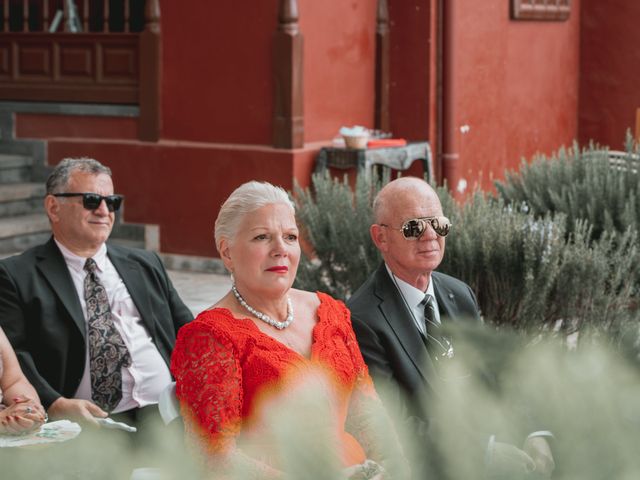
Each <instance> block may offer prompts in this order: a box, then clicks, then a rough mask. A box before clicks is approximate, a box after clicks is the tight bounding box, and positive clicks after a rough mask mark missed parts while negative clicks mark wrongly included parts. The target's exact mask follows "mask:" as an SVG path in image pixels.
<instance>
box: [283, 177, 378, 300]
mask: <svg viewBox="0 0 640 480" xmlns="http://www.w3.org/2000/svg"><path fill="white" fill-rule="evenodd" d="M386 182H388V176H387V178H386V179H383V180H378V179H377V178H375V179H372V178H371V177H368V176H366V175H358V177H357V179H356V184H355V189H354V190H352V189H351V187H350V186H349V182H348V179H347V177H346V176H345V177H344V178H343V180H342V181H340V180H337V179H334V178H331V177H330V175H329V173H328V172H324V173H321V174H314V175H313V177H312V183H313V192H312V191H311V190H309V189H301V188H300V187H299V186H297V185H296V188H295V193H296V195H295V198H296V203H297V214H298V219H299V220H300V223H301V226H302V232H303V238H304V240H306V242H308V244H309V245H310V246H311V247H312V249H313V259H310V258H308V257H307V256H306V255H303V257H302V261H301V262H300V267H299V269H298V275H297V278H296V286H297V287H299V288H302V289H305V290H311V291H316V290H320V291H323V292H327V293H329V294H331V295H333V296H334V297H336V298H341V299H345V298H348V297H349V296H350V295H351V294H352V293H353V292H354V290H355V289H356V288H358V286H360V285H361V284H362V283H363V282H364V281H365V280H366V278H367V276H368V275H369V273H371V271H373V269H374V268H376V266H377V265H378V263H379V262H380V254H379V253H378V250H377V249H376V248H375V246H374V245H373V243H372V242H371V239H370V237H369V226H370V225H371V223H372V219H373V215H372V211H371V204H372V202H373V198H374V197H375V195H376V193H377V192H378V191H379V190H380V188H382V185H383V184H384V183H386Z"/></svg>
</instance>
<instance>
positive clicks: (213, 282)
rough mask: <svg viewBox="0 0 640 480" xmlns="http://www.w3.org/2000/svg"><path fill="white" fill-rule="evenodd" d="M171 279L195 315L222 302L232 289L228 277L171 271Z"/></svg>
mask: <svg viewBox="0 0 640 480" xmlns="http://www.w3.org/2000/svg"><path fill="white" fill-rule="evenodd" d="M168 273H169V277H171V281H172V282H173V285H174V287H176V290H177V291H178V294H180V298H182V301H183V302H184V303H185V304H186V305H187V307H189V308H190V309H191V311H192V312H193V314H194V315H197V314H198V313H200V312H201V311H202V310H205V309H206V308H209V307H210V306H211V305H213V304H214V303H216V302H217V301H218V300H220V299H221V298H222V297H223V296H224V295H225V294H226V293H227V292H228V291H229V290H230V289H231V280H230V277H229V276H228V275H217V274H215V273H196V272H185V271H178V270H169V271H168Z"/></svg>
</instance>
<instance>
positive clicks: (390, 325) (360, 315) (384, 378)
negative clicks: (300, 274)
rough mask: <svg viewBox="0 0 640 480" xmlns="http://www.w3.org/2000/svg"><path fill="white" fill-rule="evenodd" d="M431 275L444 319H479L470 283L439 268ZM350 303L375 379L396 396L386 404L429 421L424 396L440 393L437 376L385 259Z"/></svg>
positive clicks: (366, 360) (357, 335) (452, 320)
mask: <svg viewBox="0 0 640 480" xmlns="http://www.w3.org/2000/svg"><path fill="white" fill-rule="evenodd" d="M431 279H432V281H433V287H434V291H435V296H436V300H437V302H438V308H439V310H440V317H441V320H442V323H443V324H445V323H446V322H459V321H465V320H468V321H472V322H477V323H480V314H479V309H478V303H477V301H476V298H475V295H474V294H473V291H472V290H471V288H470V287H469V286H468V285H467V284H466V283H464V282H461V281H460V280H457V279H455V278H453V277H450V276H449V275H445V274H443V273H438V272H433V273H432V274H431ZM347 306H348V307H349V309H350V310H351V320H352V322H353V329H354V331H355V333H356V337H357V339H358V344H359V345H360V350H361V351H362V355H363V357H364V360H365V363H366V364H367V366H368V367H369V371H370V373H371V376H372V377H373V379H374V382H375V383H376V385H377V386H378V387H379V388H380V387H383V386H384V388H382V389H383V390H386V391H387V392H389V390H391V393H392V395H393V394H395V396H396V397H397V398H393V399H389V398H387V403H389V402H391V401H392V402H393V403H394V404H396V405H389V407H397V402H400V403H401V404H402V405H403V407H404V411H403V412H402V414H404V415H405V416H407V417H409V416H415V417H417V418H419V419H421V420H422V421H425V422H428V412H426V411H425V410H424V408H423V406H424V405H425V404H426V403H427V402H425V396H426V397H429V396H431V395H437V394H438V390H439V377H438V376H437V375H436V373H435V369H434V365H433V363H432V361H431V358H430V357H429V355H428V354H427V349H426V347H425V344H424V342H423V340H422V337H421V335H420V332H419V331H418V329H417V328H416V326H415V324H414V321H413V317H412V316H411V312H410V311H409V310H408V308H407V306H406V305H405V303H404V301H403V299H402V297H401V296H400V293H399V292H398V289H397V288H396V286H395V284H394V283H393V280H392V279H391V277H390V276H389V273H388V272H387V268H386V266H385V265H384V263H383V264H382V265H380V267H379V268H378V269H377V270H376V271H375V272H374V273H373V274H371V276H370V277H369V278H368V279H367V281H366V282H365V283H364V284H363V285H362V286H361V287H360V288H359V289H358V290H357V291H356V292H355V293H354V294H353V295H352V296H351V298H350V299H349V300H348V302H347ZM454 347H455V344H454ZM394 390H395V391H394ZM405 402H406V403H405Z"/></svg>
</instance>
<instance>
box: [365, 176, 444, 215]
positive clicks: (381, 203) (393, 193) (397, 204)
mask: <svg viewBox="0 0 640 480" xmlns="http://www.w3.org/2000/svg"><path fill="white" fill-rule="evenodd" d="M418 197H425V198H429V199H430V200H431V202H432V203H434V204H437V206H438V211H437V212H436V213H433V214H432V215H442V205H441V204H440V199H439V198H438V194H437V193H436V191H435V190H434V189H433V188H432V187H431V185H429V184H428V183H427V182H425V181H424V180H422V179H421V178H417V177H401V178H398V179H396V180H393V181H391V182H389V183H387V184H386V185H385V186H384V187H382V189H381V190H380V191H379V192H378V194H377V195H376V198H375V199H374V200H373V221H374V222H375V223H386V222H388V221H390V220H391V219H390V218H389V217H390V216H391V215H392V214H394V213H395V212H397V211H402V206H403V205H406V204H407V198H418ZM405 220H406V219H405Z"/></svg>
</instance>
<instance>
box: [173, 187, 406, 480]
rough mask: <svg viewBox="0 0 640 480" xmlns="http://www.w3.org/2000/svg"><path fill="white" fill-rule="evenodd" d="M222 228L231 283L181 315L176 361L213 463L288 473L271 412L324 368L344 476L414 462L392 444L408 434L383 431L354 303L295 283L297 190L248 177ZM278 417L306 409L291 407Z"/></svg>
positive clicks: (375, 474) (378, 473) (187, 411)
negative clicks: (205, 304)
mask: <svg viewBox="0 0 640 480" xmlns="http://www.w3.org/2000/svg"><path fill="white" fill-rule="evenodd" d="M215 239H216V247H217V248H218V251H219V253H220V256H221V258H222V261H223V262H224V264H225V266H226V268H227V269H228V270H229V271H230V272H231V274H232V276H233V285H232V287H231V291H230V292H228V293H227V294H226V295H225V296H224V297H223V298H222V299H221V300H220V301H219V302H218V303H217V304H215V305H214V306H213V307H212V308H211V309H209V310H206V311H204V312H202V313H201V314H200V315H199V316H198V317H197V318H196V320H194V321H193V322H191V323H190V324H188V325H186V326H184V327H182V329H181V330H180V332H179V334H178V338H177V342H176V347H175V350H174V352H173V357H172V362H171V371H172V373H173V375H174V376H175V378H176V384H177V385H176V392H177V395H178V398H179V399H180V400H181V403H182V409H183V415H184V416H185V418H186V422H185V424H186V428H187V431H188V432H191V434H192V435H198V436H199V438H200V439H201V440H202V444H203V445H204V446H205V449H206V451H207V453H208V454H209V455H211V456H212V458H214V459H215V461H214V462H212V464H213V465H218V466H220V465H222V466H223V467H225V466H230V465H233V464H235V465H236V466H237V465H238V464H240V465H242V467H243V468H244V471H245V472H246V471H249V472H252V474H253V476H256V477H259V478H280V477H282V476H284V475H286V474H287V472H285V471H284V468H285V466H284V465H283V462H282V458H281V457H280V454H281V452H280V451H279V446H278V445H277V444H274V442H273V438H272V437H271V436H270V435H269V433H268V432H269V425H268V423H269V419H272V418H273V417H271V416H270V415H269V414H270V413H273V411H274V410H278V408H279V407H280V408H281V409H285V407H283V405H285V404H286V402H285V401H283V399H285V398H286V397H287V395H293V393H292V392H294V391H296V390H297V387H298V386H299V382H300V381H301V380H303V379H304V377H305V376H308V375H310V374H311V373H310V372H312V371H318V370H321V371H323V372H324V373H325V378H326V379H328V381H327V382H324V383H322V385H326V387H325V388H326V390H325V391H323V395H321V397H323V398H324V397H326V398H327V405H328V408H329V411H330V412H331V415H330V418H327V419H326V424H328V425H329V424H330V425H333V426H336V428H335V436H334V437H333V438H335V445H334V447H335V450H336V451H337V453H338V457H339V458H340V460H341V462H342V468H344V471H343V476H345V477H349V478H376V479H381V478H390V474H389V471H392V470H394V469H396V470H395V471H397V468H399V469H400V471H403V468H404V463H403V461H404V460H403V457H402V456H401V454H400V453H399V451H397V450H396V451H393V450H394V449H393V448H391V449H390V448H389V447H388V446H389V444H390V443H391V444H392V445H393V446H394V447H396V446H397V442H396V441H393V442H389V441H388V439H389V438H392V439H393V438H394V436H393V431H392V429H390V428H387V429H386V431H384V432H380V431H376V430H375V429H373V428H372V424H371V422H370V418H368V416H367V415H366V412H369V411H371V409H372V406H375V405H378V404H379V400H378V397H377V395H376V392H375V390H374V388H373V383H372V381H371V378H370V377H369V373H368V371H367V367H366V365H365V363H364V361H363V359H362V355H361V354H360V350H359V348H358V344H357V342H356V339H355V335H354V333H353V330H352V328H351V320H350V314H349V311H348V310H347V308H346V307H345V305H344V304H343V303H342V302H339V301H337V300H334V299H333V298H331V297H330V296H329V295H326V294H323V293H312V292H306V291H303V290H299V289H295V288H292V285H293V282H294V280H295V277H296V271H297V268H298V263H299V260H300V243H299V231H298V227H297V225H296V220H295V212H294V205H293V203H292V202H291V200H290V199H289V197H288V195H287V193H286V192H285V191H284V190H282V189H281V188H278V187H274V186H273V185H271V184H269V183H259V182H249V183H245V184H244V185H241V186H240V187H238V188H237V189H236V190H235V191H234V192H233V193H232V194H231V195H230V196H229V198H228V199H227V200H226V201H225V202H224V204H223V205H222V207H221V209H220V213H219V215H218V218H217V220H216V223H215ZM325 394H326V395H325ZM277 418H279V419H282V418H284V419H285V423H289V422H291V423H294V420H295V419H296V418H297V417H295V413H294V412H290V411H285V412H284V415H280V416H278V417H277ZM379 419H380V417H378V421H379ZM323 420H324V419H323ZM296 427H297V426H296ZM296 427H294V428H296ZM388 427H389V426H388ZM298 428H302V427H298ZM383 437H386V438H383ZM385 440H387V441H385ZM249 452H251V453H249ZM395 460H400V461H399V462H395ZM247 469H248V470H247ZM253 476H252V478H253ZM396 477H397V478H403V477H404V475H403V474H396Z"/></svg>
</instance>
